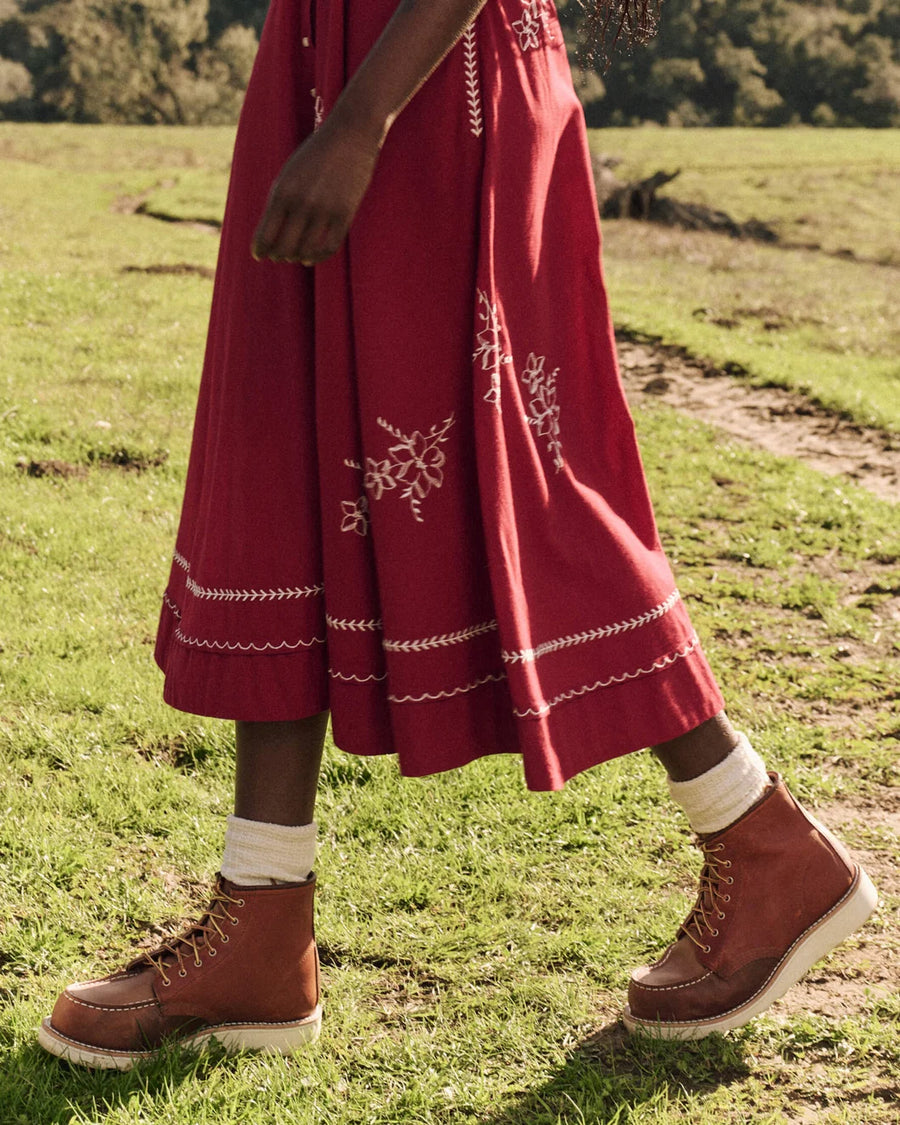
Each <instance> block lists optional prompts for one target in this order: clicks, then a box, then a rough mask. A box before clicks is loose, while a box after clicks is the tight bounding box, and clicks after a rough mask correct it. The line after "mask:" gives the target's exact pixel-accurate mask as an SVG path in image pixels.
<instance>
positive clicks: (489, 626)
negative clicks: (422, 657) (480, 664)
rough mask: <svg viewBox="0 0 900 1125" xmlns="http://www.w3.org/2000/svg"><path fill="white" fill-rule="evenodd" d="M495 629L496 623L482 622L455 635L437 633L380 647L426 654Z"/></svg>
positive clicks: (387, 649)
mask: <svg viewBox="0 0 900 1125" xmlns="http://www.w3.org/2000/svg"><path fill="white" fill-rule="evenodd" d="M496 629H497V622H496V621H482V622H481V624H480V625H471V626H469V628H468V629H459V630H457V632H455V633H439V634H437V635H436V636H433V637H420V638H418V639H417V640H413V641H385V642H384V644H383V646H382V647H383V648H384V650H385V652H427V651H428V650H429V649H433V648H446V647H447V646H448V645H458V644H461V643H462V642H463V641H468V640H471V639H472V638H473V637H480V636H482V635H483V634H485V633H493V632H495V631H496Z"/></svg>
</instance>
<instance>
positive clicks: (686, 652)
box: [513, 633, 700, 719]
mask: <svg viewBox="0 0 900 1125" xmlns="http://www.w3.org/2000/svg"><path fill="white" fill-rule="evenodd" d="M699 644H700V639H699V637H698V636H697V634H696V633H694V634H693V636H692V637H691V640H690V641H689V642H688V644H687V645H685V647H684V648H683V649H679V650H678V651H677V652H670V653H668V655H666V656H661V657H660V658H659V660H655V661H654V662H653V663H652V664H651V665H650V667H649V668H638V669H637V670H636V671H634V672H623V673H622V674H621V675H618V676H610V677H609V678H608V679H606V680H597V681H596V683H593V684H585V685H584V686H583V687H580V688H572V690H571V691H564V692H560V694H559V695H557V696H554V697H553V699H550V700H545V701H544V702H543V703H541V704H540V706H539V707H538V708H537V709H535V708H532V707H529V708H527V709H525V710H523V711H520V710H519V709H518V708H515V709H514V710H513V714H514V715H515V716H516V718H518V719H532V718H540V717H541V716H542V715H546V714H548V713H549V712H550V711H551V710H552V709H553V708H554V707H556V706H557V705H558V704H560V703H568V702H569V701H570V700H572V699H577V698H579V697H580V696H582V695H588V694H589V693H590V692H592V691H597V690H598V689H599V688H607V687H613V686H614V685H616V684H624V683H625V681H626V680H637V679H639V678H640V677H641V676H649V675H650V673H651V672H659V671H660V670H661V669H663V668H668V667H669V665H670V664H674V663H675V662H676V661H677V660H683V659H684V658H685V657H686V656H690V654H691V653H692V652H693V651H694V649H695V648H696V647H697V646H698V645H699Z"/></svg>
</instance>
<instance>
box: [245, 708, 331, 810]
mask: <svg viewBox="0 0 900 1125" xmlns="http://www.w3.org/2000/svg"><path fill="white" fill-rule="evenodd" d="M327 723H328V712H327V711H323V712H322V713H321V714H319V715H313V716H311V717H310V718H308V719H298V720H296V721H295V722H284V723H235V731H236V742H237V768H236V775H235V797H234V811H235V815H236V816H239V817H242V818H244V819H245V820H259V821H263V822H264V823H266V824H287V825H293V826H296V825H301V824H310V823H312V820H313V815H314V810H315V805H316V788H317V786H318V783H319V766H320V765H321V762H322V748H323V746H324V743H325V728H326V726H327Z"/></svg>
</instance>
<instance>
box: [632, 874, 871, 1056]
mask: <svg viewBox="0 0 900 1125" xmlns="http://www.w3.org/2000/svg"><path fill="white" fill-rule="evenodd" d="M877 905H878V892H877V891H876V890H875V888H874V886H873V885H872V881H871V880H870V879H869V876H868V875H867V874H866V873H865V871H863V869H862V868H861V867H859V866H857V868H856V878H855V879H854V881H853V883H852V884H851V886H850V889H849V890H848V891H847V893H846V894H845V895H844V897H843V898H842V899H840V900H839V901H838V902H837V903H836V904H835V905H834V906H833V907H832V908H831V910H829V912H828V913H827V914H825V915H823V916H822V917H821V918H820V919H819V920H818V922H815V923H813V925H812V926H810V927H809V929H808V930H806V931H804V933H802V934H801V935H800V937H798V938H797V940H796V941H795V942H794V944H793V945H792V946H791V948H790V949H789V950H788V951H787V953H786V954H785V955H784V957H783V958H782V959H781V961H779V962H778V964H777V965H776V967H775V969H774V970H773V971H772V974H771V976H770V977H769V978H768V980H767V981H766V982H765V984H763V986H762V987H761V988H760V989H759V991H757V992H756V994H755V995H754V996H751V997H750V999H749V1000H747V1001H745V1002H744V1003H743V1004H741V1005H740V1007H737V1008H732V1009H731V1010H730V1011H728V1012H723V1013H722V1014H721V1015H720V1016H715V1017H713V1018H711V1019H704V1020H687V1021H685V1022H684V1023H669V1022H663V1021H661V1020H657V1021H654V1020H643V1019H640V1018H639V1017H636V1016H633V1015H632V1014H631V1011H630V1009H629V1008H628V1007H627V1005H626V1008H625V1012H624V1014H623V1017H622V1018H623V1020H624V1022H625V1026H626V1028H627V1029H628V1030H629V1031H630V1032H635V1031H639V1032H640V1033H641V1034H643V1035H651V1036H653V1037H654V1038H657V1039H703V1038H704V1037H705V1036H707V1035H712V1034H713V1032H725V1031H732V1030H733V1029H734V1028H736V1027H743V1026H744V1024H745V1023H747V1022H749V1021H750V1020H752V1019H753V1018H754V1016H758V1015H760V1014H761V1013H762V1012H764V1011H765V1010H766V1008H768V1007H769V1006H770V1005H772V1004H774V1003H775V1001H776V1000H778V999H779V998H780V997H782V996H784V994H785V993H786V992H787V990H788V989H789V988H790V987H791V986H792V985H795V984H796V983H797V981H798V980H800V978H801V977H802V976H804V974H805V973H806V972H808V970H809V969H811V968H812V966H813V965H815V963H816V962H817V961H820V960H821V959H822V958H823V957H824V956H825V955H826V953H830V952H831V950H832V949H834V948H835V947H836V946H838V945H840V944H841V942H842V941H843V940H844V939H845V938H847V937H849V936H850V934H852V933H853V931H854V930H857V929H859V927H860V926H861V925H862V924H863V922H865V920H866V919H867V918H868V917H869V915H870V914H871V913H872V911H873V910H874V909H875V907H876V906H877Z"/></svg>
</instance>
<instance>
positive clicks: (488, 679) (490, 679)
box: [388, 672, 506, 703]
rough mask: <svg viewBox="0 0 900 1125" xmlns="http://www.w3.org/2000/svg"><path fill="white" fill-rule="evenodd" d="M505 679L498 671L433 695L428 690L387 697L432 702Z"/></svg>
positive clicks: (412, 701) (406, 700)
mask: <svg viewBox="0 0 900 1125" xmlns="http://www.w3.org/2000/svg"><path fill="white" fill-rule="evenodd" d="M505 679H506V673H505V672H499V673H498V674H497V675H490V676H482V678H481V679H480V680H473V682H472V683H470V684H465V685H464V686H463V687H457V688H449V689H448V690H447V691H439V692H437V693H436V694H434V695H432V694H431V693H430V692H425V693H424V694H422V695H389V696H388V699H389V700H390V701H391V703H434V702H436V701H437V700H439V699H452V698H453V696H455V695H465V694H466V692H469V691H474V690H475V689H476V688H479V687H482V685H484V684H493V683H497V682H498V681H500V680H505Z"/></svg>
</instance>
